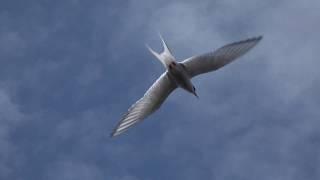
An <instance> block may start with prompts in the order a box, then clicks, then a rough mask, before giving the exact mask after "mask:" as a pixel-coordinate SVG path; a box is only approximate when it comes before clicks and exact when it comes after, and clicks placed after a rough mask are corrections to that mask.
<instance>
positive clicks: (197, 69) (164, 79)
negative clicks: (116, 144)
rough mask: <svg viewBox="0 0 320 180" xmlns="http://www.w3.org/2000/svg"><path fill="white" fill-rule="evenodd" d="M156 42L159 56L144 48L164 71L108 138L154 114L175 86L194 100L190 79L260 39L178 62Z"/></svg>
mask: <svg viewBox="0 0 320 180" xmlns="http://www.w3.org/2000/svg"><path fill="white" fill-rule="evenodd" d="M160 39H161V41H162V45H163V52H162V53H160V54H159V53H157V52H155V51H154V50H152V49H151V48H150V47H149V46H148V45H147V48H148V49H149V51H150V52H151V53H152V54H153V55H154V56H155V57H156V58H157V59H158V60H160V62H161V63H162V64H163V65H164V67H165V68H166V71H165V72H164V73H163V74H162V75H161V76H160V77H159V78H158V79H157V80H156V82H154V83H153V85H152V86H151V87H150V88H149V89H148V90H147V92H146V93H145V94H144V95H143V97H142V98H141V99H139V100H138V101H137V102H136V103H134V104H133V105H132V106H131V107H130V108H129V109H128V112H127V113H126V114H125V115H124V116H123V118H122V119H121V121H120V122H119V123H118V125H117V126H116V128H115V129H114V131H113V132H112V134H111V137H114V136H117V135H120V134H122V133H123V132H125V131H127V130H128V129H129V128H130V127H132V126H133V125H135V124H137V123H139V122H141V121H142V120H144V119H145V118H146V117H147V116H149V115H150V114H152V113H153V112H155V111H156V110H157V109H159V107H160V106H161V104H162V103H163V102H164V101H165V99H166V98H167V97H168V96H169V94H170V93H171V92H172V91H174V90H175V89H176V88H178V87H180V88H182V89H184V90H186V91H187V92H189V93H191V94H193V95H195V96H196V97H198V95H197V93H196V88H195V87H194V86H193V84H192V82H191V78H193V77H195V76H197V75H199V74H203V73H207V72H210V71H215V70H217V69H219V68H221V67H223V66H224V65H226V64H229V63H230V62H232V61H234V60H235V59H237V58H238V57H240V56H242V55H244V54H245V53H246V52H248V51H249V50H250V49H251V48H253V47H254V46H255V45H257V43H258V42H259V41H260V40H261V39H262V36H258V37H253V38H250V39H246V40H243V41H238V42H234V43H231V44H227V45H225V46H223V47H221V48H219V49H217V50H216V51H213V52H209V53H205V54H202V55H198V56H193V57H190V58H187V59H185V60H183V61H181V62H177V61H176V59H175V58H174V56H173V55H172V54H171V52H170V49H169V48H168V46H167V44H166V42H165V41H164V40H163V38H162V36H161V35H160Z"/></svg>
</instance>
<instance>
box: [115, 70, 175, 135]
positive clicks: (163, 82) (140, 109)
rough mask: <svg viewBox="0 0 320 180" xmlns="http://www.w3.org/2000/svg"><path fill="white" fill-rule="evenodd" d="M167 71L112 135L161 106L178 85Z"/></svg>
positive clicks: (127, 127) (134, 106)
mask: <svg viewBox="0 0 320 180" xmlns="http://www.w3.org/2000/svg"><path fill="white" fill-rule="evenodd" d="M167 73H168V72H165V73H163V74H162V75H161V76H160V77H159V78H158V79H157V81H156V82H155V83H153V85H152V86H151V87H150V88H149V89H148V91H147V92H146V93H145V94H144V96H143V97H142V98H141V99H139V100H138V101H137V102H136V103H135V104H133V105H132V106H131V107H130V108H129V110H128V112H127V113H126V114H125V115H124V116H123V118H122V119H121V121H120V122H119V123H118V125H117V127H116V128H115V129H114V131H113V132H112V134H111V136H112V137H114V136H117V135H120V134H121V133H123V132H125V131H127V130H128V129H129V128H130V127H132V126H133V125H135V124H137V123H138V122H140V121H142V120H143V119H145V118H146V117H147V116H149V115H150V114H152V113H153V112H154V111H156V110H157V109H158V108H159V107H160V106H161V104H162V103H163V102H164V101H165V99H166V98H167V97H168V96H169V94H170V93H171V92H172V91H173V90H174V89H175V88H176V87H177V85H176V84H175V83H174V82H173V81H172V80H171V79H170V77H169V76H168V74H167Z"/></svg>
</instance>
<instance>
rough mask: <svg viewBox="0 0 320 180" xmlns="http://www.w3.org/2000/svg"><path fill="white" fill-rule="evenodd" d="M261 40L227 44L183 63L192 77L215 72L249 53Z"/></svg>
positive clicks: (257, 38)
mask: <svg viewBox="0 0 320 180" xmlns="http://www.w3.org/2000/svg"><path fill="white" fill-rule="evenodd" d="M261 39H262V36H257V37H253V38H249V39H246V40H242V41H237V42H234V43H231V44H227V45H225V46H223V47H221V48H219V49H217V50H216V51H213V52H209V53H205V54H203V55H199V56H193V57H190V58H188V59H186V60H184V61H182V64H184V66H185V67H186V69H187V71H188V74H189V75H190V77H194V76H196V75H199V74H203V73H207V72H210V71H214V70H217V69H219V68H221V67H223V66H225V65H227V64H229V63H230V62H232V61H234V60H235V59H237V58H239V57H241V56H242V55H244V54H245V53H247V52H248V51H249V50H250V49H252V48H253V47H254V46H255V45H256V44H257V43H258V42H259V41H260V40H261Z"/></svg>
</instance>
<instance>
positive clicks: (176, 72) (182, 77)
mask: <svg viewBox="0 0 320 180" xmlns="http://www.w3.org/2000/svg"><path fill="white" fill-rule="evenodd" d="M168 76H169V77H170V78H171V79H172V80H173V81H174V82H175V83H176V85H177V86H179V87H181V88H182V89H184V90H186V91H188V92H190V93H192V94H194V95H196V92H195V88H194V86H193V84H192V82H191V79H190V77H189V75H188V72H187V70H186V68H185V67H184V65H183V64H181V63H175V62H172V63H171V64H170V65H169V69H168ZM196 96H197V95H196Z"/></svg>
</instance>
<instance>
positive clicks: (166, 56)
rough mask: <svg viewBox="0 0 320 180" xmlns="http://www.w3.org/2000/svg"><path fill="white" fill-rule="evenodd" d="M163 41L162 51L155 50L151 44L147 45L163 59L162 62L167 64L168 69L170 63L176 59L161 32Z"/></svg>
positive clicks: (154, 53)
mask: <svg viewBox="0 0 320 180" xmlns="http://www.w3.org/2000/svg"><path fill="white" fill-rule="evenodd" d="M159 36H160V39H161V42H162V46H163V51H162V53H160V54H159V53H157V52H155V51H154V50H153V49H151V48H150V46H149V45H147V44H146V47H147V48H148V50H149V51H150V52H151V53H152V54H153V55H154V56H155V57H156V58H157V59H158V60H160V61H161V63H162V64H163V65H164V66H165V68H166V69H168V67H169V64H170V63H172V62H173V61H175V58H174V56H173V55H172V54H171V52H170V49H169V48H168V46H167V44H166V42H165V41H164V39H163V38H162V36H161V34H160V33H159Z"/></svg>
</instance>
